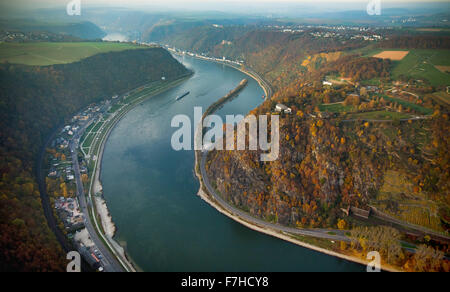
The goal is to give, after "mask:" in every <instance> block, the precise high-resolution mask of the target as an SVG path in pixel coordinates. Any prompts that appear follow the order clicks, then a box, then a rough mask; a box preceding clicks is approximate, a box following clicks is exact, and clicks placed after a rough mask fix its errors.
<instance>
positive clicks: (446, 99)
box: [431, 91, 450, 107]
mask: <svg viewBox="0 0 450 292" xmlns="http://www.w3.org/2000/svg"><path fill="white" fill-rule="evenodd" d="M431 98H433V99H434V100H435V101H436V102H437V103H438V104H440V105H443V106H446V107H449V106H450V94H448V93H447V92H444V91H440V92H435V93H433V94H432V95H431Z"/></svg>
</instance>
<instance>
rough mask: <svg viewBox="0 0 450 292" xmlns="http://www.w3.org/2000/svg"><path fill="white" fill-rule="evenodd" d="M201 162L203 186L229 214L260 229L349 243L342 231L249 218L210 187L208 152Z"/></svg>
mask: <svg viewBox="0 0 450 292" xmlns="http://www.w3.org/2000/svg"><path fill="white" fill-rule="evenodd" d="M201 155H202V156H201V162H200V172H201V175H202V179H203V184H204V186H205V187H206V189H207V190H208V193H209V195H210V196H211V197H212V198H213V199H214V200H215V201H217V202H218V203H219V204H220V206H221V207H222V208H223V209H225V210H226V211H228V212H229V213H231V214H233V215H235V216H238V217H240V218H241V219H243V220H245V221H247V222H249V223H251V224H253V225H257V226H259V227H262V228H266V229H272V230H274V231H277V232H285V233H291V234H296V235H301V236H311V237H316V238H322V239H329V240H333V241H345V242H350V241H351V240H350V238H348V237H347V236H346V235H345V231H342V230H331V229H299V228H293V227H288V226H283V225H280V224H275V223H270V222H267V221H264V220H262V219H259V218H256V217H253V216H251V215H250V214H248V213H246V212H244V211H242V210H239V209H238V208H236V207H234V206H232V205H231V204H229V203H228V202H227V201H225V200H224V199H223V198H222V197H221V196H220V195H218V194H217V192H216V190H215V189H214V188H213V187H212V186H211V183H210V182H209V178H208V175H207V173H206V167H205V165H206V159H207V156H208V151H203V152H202V154H201Z"/></svg>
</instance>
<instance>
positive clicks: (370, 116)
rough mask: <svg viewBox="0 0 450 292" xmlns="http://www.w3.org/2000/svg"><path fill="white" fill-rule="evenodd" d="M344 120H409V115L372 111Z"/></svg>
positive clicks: (356, 114)
mask: <svg viewBox="0 0 450 292" xmlns="http://www.w3.org/2000/svg"><path fill="white" fill-rule="evenodd" d="M345 118H346V119H361V120H400V119H409V118H411V115H409V114H405V113H399V112H390V111H373V112H364V113H354V114H349V115H347V116H346V117H345Z"/></svg>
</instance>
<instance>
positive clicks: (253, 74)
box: [169, 51, 273, 100]
mask: <svg viewBox="0 0 450 292" xmlns="http://www.w3.org/2000/svg"><path fill="white" fill-rule="evenodd" d="M169 52H170V53H172V54H174V55H177V56H182V57H183V56H186V55H185V54H182V53H178V52H175V51H169ZM188 57H189V58H194V59H197V60H203V61H207V62H213V63H217V64H221V65H225V66H228V67H231V68H233V69H236V70H238V71H240V72H242V73H244V74H245V75H247V76H249V77H250V78H252V79H254V80H255V81H256V82H257V83H258V84H259V86H260V87H261V88H262V89H263V91H264V94H265V98H264V99H265V100H268V99H271V98H272V94H273V90H272V88H271V87H270V85H269V82H267V81H266V80H265V79H263V78H262V77H260V76H259V74H257V73H256V72H254V71H253V69H252V70H251V71H248V70H245V69H242V68H240V67H239V66H237V65H234V64H230V63H229V62H226V61H220V60H209V59H205V58H202V57H198V56H195V55H194V56H191V55H188Z"/></svg>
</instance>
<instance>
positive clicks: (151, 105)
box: [101, 57, 365, 272]
mask: <svg viewBox="0 0 450 292" xmlns="http://www.w3.org/2000/svg"><path fill="white" fill-rule="evenodd" d="M177 58H178V59H179V60H180V61H181V62H183V64H184V65H185V66H187V67H188V68H191V69H193V70H194V71H195V74H194V76H193V77H192V78H190V79H189V80H187V81H186V82H184V83H183V84H181V85H179V86H177V87H175V88H172V89H170V90H169V91H166V92H165V93H162V94H160V95H158V96H155V97H152V98H150V99H149V100H148V101H146V102H145V103H143V104H142V105H141V106H138V107H136V108H135V109H133V110H132V111H130V112H129V113H128V114H127V115H126V116H125V117H124V118H123V120H122V121H120V122H119V123H118V125H117V126H116V128H115V129H114V130H113V131H112V133H111V135H110V137H109V139H108V141H107V142H106V145H105V152H104V156H103V162H102V173H101V179H102V182H103V189H104V193H105V199H106V201H107V204H108V207H109V210H110V213H111V215H112V218H113V220H114V222H115V224H116V227H117V233H116V240H117V241H118V242H120V243H121V244H123V245H125V247H126V250H127V254H128V255H129V256H130V257H131V258H132V259H133V261H134V262H135V263H136V264H137V265H138V266H139V268H140V269H142V270H144V271H177V272H190V271H218V272H219V271H261V272H264V271H363V270H364V269H365V268H364V267H363V266H361V265H358V264H355V263H352V262H348V261H345V260H341V259H338V258H335V257H332V256H328V255H325V254H321V253H318V252H316V251H312V250H309V249H306V248H303V247H299V246H296V245H294V244H291V243H288V242H285V241H282V240H280V239H277V238H273V237H270V236H267V235H264V234H261V233H258V232H256V231H253V230H250V229H248V228H246V227H244V226H242V225H240V224H239V223H236V222H234V221H233V220H231V219H229V218H227V217H225V216H224V215H222V214H220V213H219V212H218V211H216V210H215V209H213V208H212V207H210V206H209V205H208V204H206V203H205V202H204V201H203V200H201V199H200V198H199V197H198V196H197V195H196V194H197V191H198V188H199V183H198V181H197V179H196V178H195V176H194V171H193V168H194V152H193V151H180V152H176V151H174V150H172V148H171V144H170V141H171V136H172V134H173V133H174V131H175V130H176V129H174V128H171V126H170V122H171V119H172V117H173V116H174V115H177V114H185V115H188V116H190V117H191V119H193V111H194V110H193V108H194V106H202V107H203V109H204V110H206V108H207V107H208V106H209V105H211V104H212V103H213V102H214V101H216V100H217V99H219V98H220V97H222V96H224V95H225V94H226V93H227V92H228V91H230V90H231V89H233V88H235V87H236V86H237V85H238V84H239V82H240V81H241V80H242V79H244V78H248V79H249V83H248V86H247V87H246V88H245V89H244V90H243V91H242V92H241V93H240V94H239V96H238V98H236V99H234V100H233V101H231V102H229V103H227V104H226V105H225V106H224V107H223V108H222V109H220V110H219V111H218V112H217V114H220V115H225V114H246V113H248V112H249V111H250V110H251V109H253V108H254V107H256V106H257V105H258V104H260V103H261V102H262V101H263V99H262V96H263V95H264V91H263V90H262V88H261V87H260V86H259V85H258V83H257V82H256V81H255V80H253V79H251V78H249V77H247V76H246V75H245V74H244V73H242V72H240V71H238V70H235V69H233V68H230V67H227V66H224V65H222V64H217V63H213V62H208V61H204V60H198V59H193V58H190V57H177ZM187 91H190V94H189V95H188V96H186V97H184V98H183V99H182V100H180V101H175V98H176V97H177V96H180V95H182V94H183V93H185V92H187Z"/></svg>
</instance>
